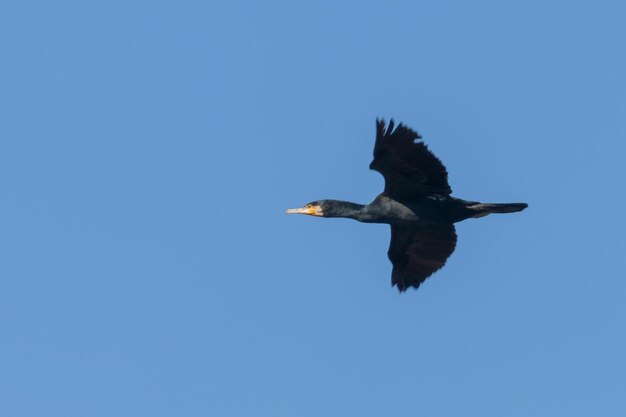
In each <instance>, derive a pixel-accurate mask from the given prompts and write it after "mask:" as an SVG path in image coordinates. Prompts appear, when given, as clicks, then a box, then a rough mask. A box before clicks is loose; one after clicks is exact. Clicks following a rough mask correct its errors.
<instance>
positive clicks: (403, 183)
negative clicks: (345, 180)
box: [370, 119, 452, 202]
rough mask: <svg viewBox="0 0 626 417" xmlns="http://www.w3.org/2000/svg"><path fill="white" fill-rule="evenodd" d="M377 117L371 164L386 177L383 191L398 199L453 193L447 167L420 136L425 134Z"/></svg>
mask: <svg viewBox="0 0 626 417" xmlns="http://www.w3.org/2000/svg"><path fill="white" fill-rule="evenodd" d="M394 127H395V123H394V121H393V119H392V120H390V121H389V125H387V126H385V121H384V120H376V143H375V144H374V159H373V161H372V163H371V164H370V168H371V169H373V170H376V171H378V172H380V173H381V174H382V175H383V177H385V191H384V193H385V194H386V195H388V196H389V197H391V198H393V199H395V200H397V201H400V202H402V201H407V200H411V199H415V198H418V197H421V196H425V195H429V194H441V195H450V194H451V193H452V189H451V188H450V185H449V184H448V171H447V170H446V168H445V166H444V165H443V164H442V163H441V161H440V160H439V158H437V157H436V156H435V155H434V154H433V153H432V152H431V151H430V150H429V149H428V147H427V146H426V144H425V143H424V142H423V141H422V140H421V139H422V137H421V136H420V135H419V134H418V133H417V132H415V131H414V130H413V129H411V128H408V127H406V126H404V125H403V124H402V123H400V124H398V126H397V127H395V128H394Z"/></svg>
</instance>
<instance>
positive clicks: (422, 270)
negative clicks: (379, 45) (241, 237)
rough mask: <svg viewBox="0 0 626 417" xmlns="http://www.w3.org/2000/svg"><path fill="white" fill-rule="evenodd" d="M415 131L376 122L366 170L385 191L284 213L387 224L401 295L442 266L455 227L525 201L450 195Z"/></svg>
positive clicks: (445, 176)
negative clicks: (367, 199) (362, 200)
mask: <svg viewBox="0 0 626 417" xmlns="http://www.w3.org/2000/svg"><path fill="white" fill-rule="evenodd" d="M419 139H421V136H419V135H418V134H417V133H416V132H415V131H413V130H411V129H409V128H407V127H405V126H403V125H402V124H399V125H398V127H397V128H395V130H394V122H393V120H391V121H390V123H389V126H388V127H386V126H385V123H384V121H381V120H378V121H377V134H376V144H375V146H374V160H373V161H372V163H371V164H370V168H371V169H374V170H377V171H379V172H380V173H381V174H383V176H384V177H385V190H384V191H383V192H382V193H381V194H380V195H378V196H377V197H376V198H375V199H374V200H373V201H372V202H371V203H369V204H367V205H363V204H357V203H352V202H348V201H340V200H319V201H314V202H311V203H309V204H307V205H306V206H305V207H303V208H300V209H291V210H287V213H300V214H309V215H313V216H321V217H345V218H351V219H354V220H358V221H360V222H364V223H387V224H389V225H391V243H390V246H389V251H388V256H389V259H390V260H391V262H392V264H393V271H392V284H393V285H397V286H398V289H399V290H400V291H405V290H406V288H408V287H415V288H417V287H419V285H420V284H421V283H422V282H423V281H424V280H425V279H426V278H428V277H429V276H430V275H432V273H434V272H435V271H437V270H438V269H440V268H441V267H443V265H444V264H445V262H446V260H447V258H448V257H449V256H450V255H451V254H452V252H453V251H454V248H455V246H456V232H455V229H454V223H456V222H459V221H462V220H465V219H468V218H478V217H483V216H486V215H488V214H491V213H513V212H516V211H521V210H523V209H525V208H526V207H527V204H525V203H506V204H494V203H480V202H477V201H467V200H463V199H460V198H456V197H452V196H451V195H450V194H451V193H452V189H451V188H450V186H449V185H448V173H447V171H446V169H445V167H444V166H443V164H442V163H441V161H440V160H439V159H438V158H437V157H436V156H434V155H433V154H432V153H431V152H430V151H429V150H428V148H427V147H426V145H425V144H424V143H423V142H421V141H419Z"/></svg>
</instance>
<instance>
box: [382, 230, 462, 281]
mask: <svg viewBox="0 0 626 417" xmlns="http://www.w3.org/2000/svg"><path fill="white" fill-rule="evenodd" d="M455 246H456V232H455V230H454V225H453V224H452V223H447V224H419V225H411V226H406V225H394V224H392V225H391V243H390V244H389V251H388V252H387V255H389V259H390V260H391V263H392V264H393V271H392V273H391V284H392V285H397V286H398V289H399V290H400V291H401V292H402V291H406V289H407V288H408V287H415V288H418V287H419V286H420V284H421V283H422V282H424V281H425V280H426V278H428V277H429V276H431V275H432V274H433V273H434V272H435V271H437V270H438V269H440V268H442V267H443V266H444V265H445V263H446V260H447V259H448V258H449V257H450V255H452V252H454V248H455Z"/></svg>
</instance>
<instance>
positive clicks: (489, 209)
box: [467, 203, 528, 218]
mask: <svg viewBox="0 0 626 417" xmlns="http://www.w3.org/2000/svg"><path fill="white" fill-rule="evenodd" d="M526 207H528V204H526V203H477V204H472V205H469V206H467V208H468V209H470V210H472V211H474V212H476V214H475V215H473V216H472V217H474V218H476V217H483V216H486V215H488V214H491V213H515V212H518V211H522V210H524V209H525V208H526Z"/></svg>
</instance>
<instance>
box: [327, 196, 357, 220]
mask: <svg viewBox="0 0 626 417" xmlns="http://www.w3.org/2000/svg"><path fill="white" fill-rule="evenodd" d="M363 207H365V206H364V205H363V204H357V203H352V202H350V201H339V200H336V201H335V202H334V204H333V207H332V210H330V211H328V212H327V213H325V215H324V216H325V217H345V218H348V219H354V220H358V221H363V220H362V217H363V212H362V210H363Z"/></svg>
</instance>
